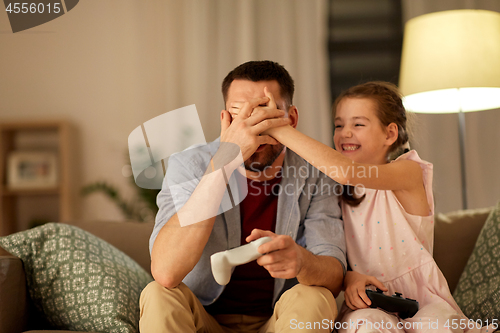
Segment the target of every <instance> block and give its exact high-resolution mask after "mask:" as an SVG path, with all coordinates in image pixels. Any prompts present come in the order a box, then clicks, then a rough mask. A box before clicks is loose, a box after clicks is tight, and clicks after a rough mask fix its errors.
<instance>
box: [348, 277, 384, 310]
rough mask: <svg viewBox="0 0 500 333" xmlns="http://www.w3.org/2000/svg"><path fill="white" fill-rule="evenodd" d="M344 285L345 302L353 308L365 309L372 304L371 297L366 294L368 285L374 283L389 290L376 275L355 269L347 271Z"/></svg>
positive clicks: (382, 288)
mask: <svg viewBox="0 0 500 333" xmlns="http://www.w3.org/2000/svg"><path fill="white" fill-rule="evenodd" d="M344 285H345V292H344V296H345V303H346V305H347V306H348V307H349V308H350V309H352V310H357V309H364V308H367V307H369V306H370V305H371V304H372V302H371V301H370V298H369V297H368V295H366V286H369V285H374V286H375V287H377V288H379V289H381V290H383V291H387V290H388V289H387V288H386V287H385V286H384V284H383V283H382V282H380V281H379V280H378V279H377V278H376V277H374V276H370V275H364V274H361V273H358V272H354V271H348V272H347V273H346V275H345V278H344Z"/></svg>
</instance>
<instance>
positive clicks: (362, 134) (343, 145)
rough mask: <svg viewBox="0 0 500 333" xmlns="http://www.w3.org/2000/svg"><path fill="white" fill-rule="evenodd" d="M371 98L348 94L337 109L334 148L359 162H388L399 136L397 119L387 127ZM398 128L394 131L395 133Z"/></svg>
mask: <svg viewBox="0 0 500 333" xmlns="http://www.w3.org/2000/svg"><path fill="white" fill-rule="evenodd" d="M376 107H377V104H376V102H375V101H374V100H372V99H370V98H353V97H346V98H344V99H342V100H341V101H340V102H339V104H338V105H337V110H336V113H335V120H334V121H335V134H334V136H333V142H334V143H335V149H336V150H337V151H339V152H340V153H341V154H342V155H344V156H346V157H348V158H350V159H351V160H353V161H354V162H357V163H367V164H385V163H387V154H388V151H389V148H390V146H391V145H392V144H393V143H394V141H396V139H397V137H398V132H397V130H398V129H397V126H396V125H395V124H394V123H391V124H389V125H388V126H387V127H384V126H383V125H382V124H381V122H380V120H379V118H378V116H377V112H376ZM394 131H395V135H394Z"/></svg>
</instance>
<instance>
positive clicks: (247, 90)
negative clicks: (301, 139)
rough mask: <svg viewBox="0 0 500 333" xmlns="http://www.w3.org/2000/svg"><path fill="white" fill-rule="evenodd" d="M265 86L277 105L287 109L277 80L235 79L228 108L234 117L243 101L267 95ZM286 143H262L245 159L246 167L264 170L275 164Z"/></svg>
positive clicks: (228, 93)
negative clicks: (254, 80)
mask: <svg viewBox="0 0 500 333" xmlns="http://www.w3.org/2000/svg"><path fill="white" fill-rule="evenodd" d="M264 87H267V89H268V90H269V92H271V93H272V94H273V96H274V99H275V101H276V106H277V107H278V109H280V110H284V111H288V110H286V103H285V101H284V99H283V98H282V97H281V94H280V86H279V84H278V82H277V81H274V80H273V81H258V82H253V81H249V80H234V81H233V82H231V85H230V86H229V89H228V92H227V100H226V110H227V111H229V113H230V114H231V117H232V119H234V118H235V117H237V116H238V112H239V111H240V107H241V104H242V103H245V102H247V101H250V100H251V99H254V98H257V97H265V94H264ZM283 148H284V145H282V144H281V143H279V144H277V145H268V144H266V145H261V146H260V147H259V148H257V150H256V151H255V153H254V154H253V155H252V156H250V157H249V158H248V159H247V160H246V161H245V168H246V169H247V170H249V171H257V172H258V171H263V170H264V169H265V168H266V167H268V166H270V165H272V164H273V162H274V161H275V160H276V158H277V157H278V156H279V155H280V153H281V152H282V151H283Z"/></svg>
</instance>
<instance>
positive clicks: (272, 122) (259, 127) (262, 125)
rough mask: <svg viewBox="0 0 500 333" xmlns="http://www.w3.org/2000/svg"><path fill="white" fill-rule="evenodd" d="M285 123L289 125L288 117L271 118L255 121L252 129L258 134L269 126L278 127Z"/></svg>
mask: <svg viewBox="0 0 500 333" xmlns="http://www.w3.org/2000/svg"><path fill="white" fill-rule="evenodd" d="M285 125H290V118H272V119H266V120H263V121H261V122H259V123H257V124H256V125H254V126H253V130H254V131H255V132H254V133H256V134H260V133H262V132H264V131H265V130H268V129H270V128H274V127H280V126H285Z"/></svg>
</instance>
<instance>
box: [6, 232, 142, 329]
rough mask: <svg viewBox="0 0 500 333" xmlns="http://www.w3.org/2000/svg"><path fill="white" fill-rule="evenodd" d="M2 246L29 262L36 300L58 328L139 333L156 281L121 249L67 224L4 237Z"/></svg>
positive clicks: (27, 267)
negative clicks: (143, 297)
mask: <svg viewBox="0 0 500 333" xmlns="http://www.w3.org/2000/svg"><path fill="white" fill-rule="evenodd" d="M0 246H1V247H3V248H4V249H6V250H7V251H9V252H10V253H12V254H13V255H15V256H17V257H19V258H21V260H22V261H23V264H24V269H25V272H26V279H27V283H28V288H29V293H30V296H31V298H32V300H33V302H34V303H35V305H36V307H37V308H38V310H39V311H41V312H42V313H43V316H44V317H46V319H47V320H48V322H49V323H50V324H51V325H53V326H54V328H57V329H61V330H74V331H86V332H89V331H93V332H113V333H115V332H116V333H118V332H120V333H129V332H138V323H139V296H140V293H141V291H142V289H143V288H144V287H145V286H146V285H147V284H148V283H149V282H150V281H152V278H151V276H150V275H149V274H148V273H147V272H146V271H145V270H144V269H142V268H141V267H140V266H139V265H138V264H137V263H135V262H134V261H133V260H132V259H130V257H128V256H127V255H125V254H124V253H123V252H121V251H120V250H118V249H117V248H115V247H113V246H112V245H110V244H108V243H106V242H105V241H103V240H102V239H100V238H98V237H96V236H94V235H92V234H90V233H88V232H86V231H83V230H82V229H79V228H77V227H74V226H70V225H66V224H62V223H49V224H45V225H43V226H41V227H38V228H35V229H31V230H27V231H23V232H19V233H16V234H13V235H10V236H6V237H0Z"/></svg>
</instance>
